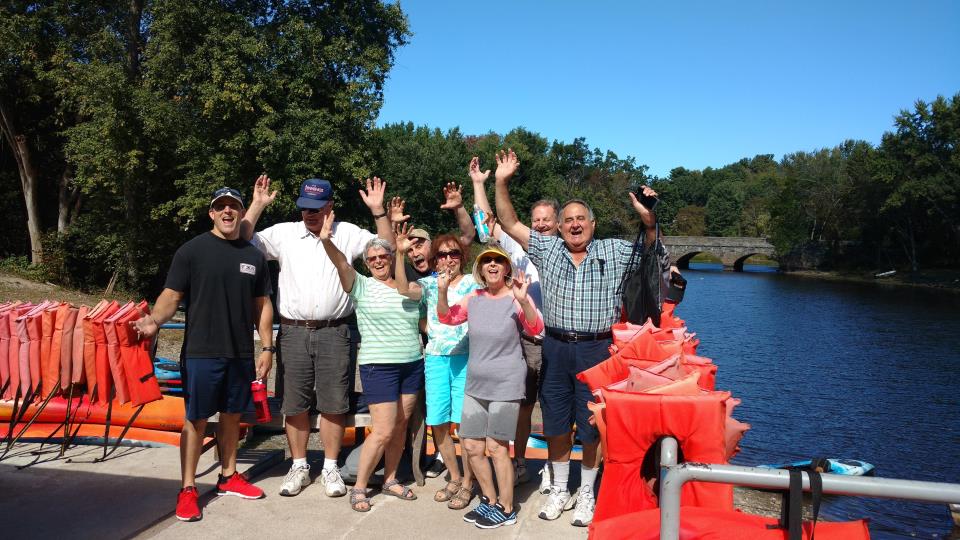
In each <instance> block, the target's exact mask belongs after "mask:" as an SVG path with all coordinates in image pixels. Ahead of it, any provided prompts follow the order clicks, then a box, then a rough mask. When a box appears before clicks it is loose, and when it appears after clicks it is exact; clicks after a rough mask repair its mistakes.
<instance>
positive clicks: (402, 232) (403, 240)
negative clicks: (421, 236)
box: [393, 216, 413, 257]
mask: <svg viewBox="0 0 960 540" xmlns="http://www.w3.org/2000/svg"><path fill="white" fill-rule="evenodd" d="M408 217H409V216H408ZM412 229H413V227H410V224H409V223H403V224H400V223H394V224H393V236H394V237H396V241H397V257H402V256H403V254H404V253H406V252H407V250H408V249H410V246H412V245H413V240H410V237H409V236H407V235H408V234H409V233H410V231H411V230H412Z"/></svg>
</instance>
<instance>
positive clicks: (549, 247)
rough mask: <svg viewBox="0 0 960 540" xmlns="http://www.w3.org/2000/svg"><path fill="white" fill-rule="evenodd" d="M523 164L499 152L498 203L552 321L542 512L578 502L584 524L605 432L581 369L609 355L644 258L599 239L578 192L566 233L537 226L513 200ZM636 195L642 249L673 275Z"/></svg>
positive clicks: (546, 364)
mask: <svg viewBox="0 0 960 540" xmlns="http://www.w3.org/2000/svg"><path fill="white" fill-rule="evenodd" d="M519 165H520V161H519V160H518V159H517V156H516V154H514V152H513V150H510V151H508V152H503V151H501V152H500V154H499V155H497V172H496V204H497V214H498V217H499V220H500V225H501V227H503V230H504V231H505V232H506V233H507V234H508V235H510V237H511V238H513V239H514V240H516V241H517V242H518V243H519V244H520V245H521V246H523V248H524V249H525V250H527V252H528V253H529V255H530V260H531V261H533V264H534V265H535V266H536V267H537V270H538V271H539V272H540V285H541V291H542V294H543V306H541V309H542V311H543V318H544V322H545V323H546V326H547V329H546V336H545V338H544V341H543V366H542V368H541V369H542V371H541V377H542V381H541V385H540V407H541V409H542V411H543V433H544V435H545V436H546V438H547V445H548V449H549V450H548V452H549V459H550V466H551V467H552V469H553V482H552V485H551V487H550V490H549V493H548V497H547V500H546V502H545V503H544V505H543V507H542V508H541V511H540V514H539V515H540V517H541V518H542V519H547V520H553V519H557V518H558V517H560V514H561V513H562V512H563V511H564V510H569V509H571V508H572V507H573V506H574V505H576V507H577V510H576V511H575V512H574V514H573V518H572V519H571V524H573V525H575V526H580V527H585V526H587V525H589V524H590V522H591V521H592V519H593V508H594V482H595V480H596V477H597V468H598V467H599V466H600V453H599V451H598V450H599V445H600V435H599V432H598V431H597V428H596V427H595V426H592V425H590V423H589V422H588V420H589V418H590V411H589V409H587V402H588V401H592V399H593V396H592V395H591V394H590V390H589V389H588V388H587V386H586V385H585V384H583V383H581V382H580V381H578V380H577V379H576V375H577V373H579V372H581V371H583V370H585V369H589V368H591V367H593V366H595V365H597V364H598V363H600V362H602V361H603V360H605V359H606V358H607V357H608V356H609V353H608V347H609V346H610V344H611V332H610V327H611V326H613V324H614V323H616V322H617V321H619V319H620V309H621V305H622V299H621V294H620V291H619V288H620V284H621V281H622V280H623V276H624V274H625V273H626V272H628V271H632V270H634V269H635V267H636V264H639V262H640V261H639V259H641V258H640V257H637V258H636V259H637V260H635V261H634V263H635V264H634V266H633V267H630V258H631V254H632V252H633V244H632V243H631V242H628V241H625V240H619V239H604V240H596V239H594V237H593V233H594V229H595V227H596V221H595V219H594V215H593V210H591V209H590V207H589V206H588V205H587V203H586V202H584V201H582V200H579V199H573V200H570V201H567V202H566V203H564V204H563V205H561V207H560V237H559V238H558V237H555V236H547V235H542V234H540V233H538V232H537V231H531V230H530V228H529V227H527V226H526V225H524V224H523V223H522V222H520V221H519V220H518V219H517V213H516V211H515V210H514V208H513V204H512V203H511V202H510V194H509V191H508V183H509V180H510V178H511V177H512V176H513V175H514V173H515V172H516V170H517V168H518V167H519ZM643 195H645V196H650V197H655V196H656V192H655V191H653V190H652V189H651V188H649V187H647V186H644V187H643ZM630 200H631V202H632V203H633V208H634V209H635V210H636V211H637V213H638V214H639V215H640V219H641V220H642V221H643V224H644V225H645V227H646V232H645V234H644V239H643V243H644V246H643V257H657V258H658V260H659V262H660V265H659V266H660V268H661V274H662V275H669V267H670V260H669V255H668V254H667V251H666V249H665V248H664V247H663V244H662V243H661V242H660V241H659V239H658V238H657V229H656V227H655V225H656V221H657V216H656V214H655V213H654V212H653V211H652V210H651V209H648V208H647V207H645V206H643V205H642V204H640V201H639V200H638V199H637V197H636V195H634V194H633V193H630ZM628 267H630V268H628ZM573 424H576V426H577V436H578V437H579V439H580V441H581V442H582V443H583V461H582V463H581V483H580V488H579V489H578V490H577V495H576V497H573V496H571V494H570V492H569V491H567V480H568V478H569V472H570V451H571V449H572V438H571V436H570V434H571V428H572V426H573Z"/></svg>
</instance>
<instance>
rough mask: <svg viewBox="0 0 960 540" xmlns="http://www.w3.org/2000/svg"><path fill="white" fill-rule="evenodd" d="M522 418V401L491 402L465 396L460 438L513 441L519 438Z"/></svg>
mask: <svg viewBox="0 0 960 540" xmlns="http://www.w3.org/2000/svg"><path fill="white" fill-rule="evenodd" d="M519 417H520V400H519V399H517V400H513V401H490V400H488V399H479V398H475V397H473V396H470V395H465V396H463V412H462V413H461V416H460V429H459V433H460V437H462V438H466V439H485V438H487V437H490V438H491V439H496V440H498V441H512V440H513V439H515V438H516V436H517V418H519Z"/></svg>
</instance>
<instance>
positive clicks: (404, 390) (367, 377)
mask: <svg viewBox="0 0 960 540" xmlns="http://www.w3.org/2000/svg"><path fill="white" fill-rule="evenodd" d="M360 383H361V384H362V385H363V399H364V401H366V402H367V404H368V405H371V404H375V403H388V402H391V401H400V395H401V394H416V393H418V392H420V391H421V390H423V359H420V360H417V361H416V362H404V363H402V364H360Z"/></svg>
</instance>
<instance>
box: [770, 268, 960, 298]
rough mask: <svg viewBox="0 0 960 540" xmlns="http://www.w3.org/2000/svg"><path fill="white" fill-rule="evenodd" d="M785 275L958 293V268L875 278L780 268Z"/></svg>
mask: <svg viewBox="0 0 960 540" xmlns="http://www.w3.org/2000/svg"><path fill="white" fill-rule="evenodd" d="M780 273H781V274H783V275H785V276H796V277H799V278H804V279H820V280H825V281H846V282H853V283H870V284H874V285H880V286H894V287H912V288H918V289H926V290H936V291H948V292H952V293H960V270H926V271H920V272H917V273H915V274H911V273H902V274H901V273H897V274H896V275H893V276H889V277H882V278H876V277H873V275H872V274H869V273H858V272H840V271H835V270H829V271H827V270H781V271H780Z"/></svg>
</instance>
